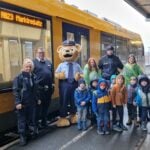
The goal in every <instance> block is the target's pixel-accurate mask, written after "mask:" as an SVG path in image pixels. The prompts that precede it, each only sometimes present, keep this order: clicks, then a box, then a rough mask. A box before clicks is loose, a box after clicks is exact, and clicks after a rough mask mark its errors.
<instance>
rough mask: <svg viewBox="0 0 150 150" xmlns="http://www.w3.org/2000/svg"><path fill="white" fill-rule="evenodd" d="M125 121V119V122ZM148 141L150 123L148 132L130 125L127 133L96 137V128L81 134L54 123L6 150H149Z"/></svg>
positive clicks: (73, 127)
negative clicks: (24, 141)
mask: <svg viewBox="0 0 150 150" xmlns="http://www.w3.org/2000/svg"><path fill="white" fill-rule="evenodd" d="M125 112H126V109H125ZM126 116H127V114H126ZM126 120H127V118H125V122H126ZM149 139H150V123H149V124H148V132H143V131H142V130H141V128H140V127H138V128H135V127H134V126H133V125H132V126H129V127H128V131H123V132H122V133H116V132H114V131H112V133H111V134H110V135H98V134H97V132H96V126H90V127H89V128H88V130H87V131H83V132H81V131H78V130H77V127H76V125H72V126H70V127H67V128H57V127H56V126H55V123H54V124H53V125H51V126H50V127H49V129H47V131H45V132H42V133H41V134H40V135H39V136H38V137H37V138H36V139H32V140H30V141H29V142H28V144H27V145H26V146H24V147H20V146H19V143H18V142H19V141H17V142H16V143H15V144H14V145H12V146H11V147H8V148H7V150H19V149H21V150H76V149H79V150H100V149H103V150H111V149H114V150H149ZM5 148H6V147H5Z"/></svg>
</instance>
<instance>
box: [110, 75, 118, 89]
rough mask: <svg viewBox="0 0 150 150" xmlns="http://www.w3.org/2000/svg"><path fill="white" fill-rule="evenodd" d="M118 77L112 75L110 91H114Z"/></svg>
mask: <svg viewBox="0 0 150 150" xmlns="http://www.w3.org/2000/svg"><path fill="white" fill-rule="evenodd" d="M116 77H117V76H116V75H115V74H114V75H112V76H111V78H110V81H111V84H110V90H111V89H112V87H113V86H114V85H115V84H116Z"/></svg>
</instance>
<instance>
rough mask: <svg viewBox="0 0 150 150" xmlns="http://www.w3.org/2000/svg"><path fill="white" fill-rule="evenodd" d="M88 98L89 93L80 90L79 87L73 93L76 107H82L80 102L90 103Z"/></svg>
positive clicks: (86, 90)
mask: <svg viewBox="0 0 150 150" xmlns="http://www.w3.org/2000/svg"><path fill="white" fill-rule="evenodd" d="M90 98H91V95H90V91H89V90H88V89H86V88H85V89H84V90H81V89H80V87H78V88H77V89H76V90H75V92H74V99H75V104H76V106H77V107H84V106H81V102H86V104H87V103H88V102H89V101H90ZM85 106H86V105H85Z"/></svg>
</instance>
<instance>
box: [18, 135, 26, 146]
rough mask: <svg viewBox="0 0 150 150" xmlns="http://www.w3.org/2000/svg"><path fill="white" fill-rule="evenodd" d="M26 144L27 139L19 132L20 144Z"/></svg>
mask: <svg viewBox="0 0 150 150" xmlns="http://www.w3.org/2000/svg"><path fill="white" fill-rule="evenodd" d="M26 144H27V139H26V137H25V136H24V135H23V134H21V135H20V146H25V145H26Z"/></svg>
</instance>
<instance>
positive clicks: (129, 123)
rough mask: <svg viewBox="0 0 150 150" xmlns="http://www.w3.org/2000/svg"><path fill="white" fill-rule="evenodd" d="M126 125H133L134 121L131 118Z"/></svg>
mask: <svg viewBox="0 0 150 150" xmlns="http://www.w3.org/2000/svg"><path fill="white" fill-rule="evenodd" d="M126 125H128V126H130V125H132V120H131V118H130V117H129V119H128V122H127V123H126Z"/></svg>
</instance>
